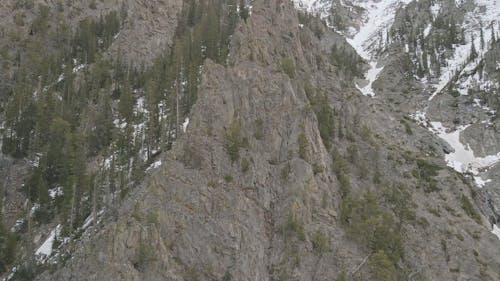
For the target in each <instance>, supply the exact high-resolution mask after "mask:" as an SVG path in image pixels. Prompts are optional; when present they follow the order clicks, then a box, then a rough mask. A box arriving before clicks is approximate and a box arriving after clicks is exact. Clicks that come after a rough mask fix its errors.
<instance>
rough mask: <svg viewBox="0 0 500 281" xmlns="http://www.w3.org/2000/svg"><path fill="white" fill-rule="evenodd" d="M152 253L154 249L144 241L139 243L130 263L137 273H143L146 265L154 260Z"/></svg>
mask: <svg viewBox="0 0 500 281" xmlns="http://www.w3.org/2000/svg"><path fill="white" fill-rule="evenodd" d="M154 252H155V251H154V249H153V248H152V247H151V246H150V245H149V244H147V242H146V241H141V242H140V243H139V248H137V250H136V253H135V257H134V260H133V262H132V264H133V265H134V268H135V269H137V270H138V271H139V272H144V271H145V270H146V267H147V266H148V264H150V263H151V262H153V261H154V260H155V259H156V257H155V256H154Z"/></svg>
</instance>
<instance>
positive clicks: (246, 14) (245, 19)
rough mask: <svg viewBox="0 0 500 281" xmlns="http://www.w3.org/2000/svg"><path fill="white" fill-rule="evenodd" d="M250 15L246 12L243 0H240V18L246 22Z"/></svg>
mask: <svg viewBox="0 0 500 281" xmlns="http://www.w3.org/2000/svg"><path fill="white" fill-rule="evenodd" d="M249 15H250V13H249V12H248V8H247V5H246V3H245V0H240V17H241V18H242V19H243V20H244V21H245V22H247V18H248V16H249Z"/></svg>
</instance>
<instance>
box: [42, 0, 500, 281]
mask: <svg viewBox="0 0 500 281" xmlns="http://www.w3.org/2000/svg"><path fill="white" fill-rule="evenodd" d="M296 13H297V12H296V11H295V9H294V8H293V6H292V4H291V3H289V2H283V1H263V0H256V1H255V2H254V3H253V9H252V15H251V17H250V18H249V19H248V21H247V23H244V22H241V23H240V24H239V26H238V27H237V30H236V32H235V34H234V35H233V39H232V48H231V53H230V59H229V65H228V66H227V67H224V66H221V65H217V64H215V63H212V62H210V61H207V62H206V63H205V65H204V67H203V77H202V82H201V85H200V88H199V96H198V100H197V103H196V104H195V105H194V107H193V109H192V111H191V112H192V113H191V116H190V123H189V127H188V129H187V132H186V133H185V134H183V135H182V136H181V137H180V138H179V139H178V140H177V141H176V143H175V144H174V146H173V149H172V150H171V151H169V152H167V153H165V154H164V155H163V164H162V166H161V167H160V168H159V169H158V170H156V171H154V172H153V173H152V174H151V175H150V176H148V177H147V179H146V181H145V182H144V183H143V184H142V185H141V186H140V187H138V188H137V189H136V190H135V191H134V192H133V193H132V194H131V195H130V196H129V198H127V199H126V200H125V201H124V202H123V204H122V207H120V209H119V210H118V216H117V219H116V220H112V219H107V220H105V221H104V222H103V223H102V224H101V225H100V227H97V228H94V229H91V230H88V231H87V232H85V233H84V235H83V237H82V239H81V240H80V241H76V242H74V243H73V244H70V245H69V248H68V251H69V252H70V253H71V256H72V257H71V258H70V259H67V260H66V261H65V262H64V263H61V264H60V265H59V266H57V268H55V269H54V271H53V272H45V273H43V274H42V275H41V276H40V277H39V278H38V279H39V280H221V279H223V278H224V276H231V277H232V280H280V279H279V278H288V279H289V280H336V279H337V278H338V277H339V275H340V273H341V272H342V271H343V270H345V271H347V272H348V273H351V272H353V271H356V274H357V275H356V276H370V269H369V267H368V266H366V265H364V262H363V261H364V260H365V258H366V257H367V256H369V255H370V250H369V249H366V248H364V247H363V246H362V245H360V244H359V243H356V242H354V241H353V240H352V239H351V237H349V235H347V234H346V231H345V229H344V226H343V225H342V222H341V219H340V209H341V208H340V205H341V203H342V196H341V188H340V182H339V180H338V179H337V177H336V176H335V174H334V173H333V172H332V169H333V167H332V161H331V156H330V153H329V152H328V150H327V149H326V146H325V143H324V140H323V139H322V138H321V136H320V132H319V129H318V127H319V124H318V119H317V117H316V115H315V114H314V112H313V111H312V110H311V104H310V102H309V100H308V97H307V95H306V92H305V90H304V86H305V84H306V82H308V83H310V84H311V85H313V86H314V87H315V89H316V91H317V92H320V93H324V94H326V96H327V103H328V104H329V105H330V106H331V107H332V108H334V109H335V110H336V112H337V115H336V119H335V120H336V122H337V123H336V125H335V126H336V128H337V130H342V131H343V132H344V134H348V135H349V137H344V138H340V137H338V136H337V137H335V141H334V144H333V145H334V147H335V149H337V150H339V151H340V152H341V153H344V151H348V147H352V143H351V142H354V143H355V144H356V145H357V151H358V153H356V154H353V155H357V156H352V158H351V163H350V164H349V165H351V169H352V171H351V178H350V182H351V189H352V191H351V192H353V194H361V193H362V192H365V191H368V190H370V191H373V192H375V193H377V194H381V193H382V192H383V188H384V186H385V185H386V184H387V185H388V184H391V183H394V182H397V183H401V184H403V185H406V186H408V188H410V190H411V194H412V198H413V199H412V201H413V202H414V203H415V208H414V211H415V214H416V217H417V219H416V222H414V223H405V224H402V225H401V232H402V236H403V237H404V243H403V244H404V252H405V254H404V263H406V264H407V265H408V266H409V268H411V272H407V273H405V274H404V275H405V276H419V277H420V278H421V280H497V279H498V278H500V246H499V245H500V241H499V240H498V239H497V237H495V236H494V235H492V234H491V233H490V232H489V223H488V222H487V218H485V217H483V216H480V217H479V219H478V221H474V220H473V219H472V218H470V217H469V216H468V215H467V214H466V212H465V210H463V209H462V207H461V206H462V203H461V200H463V199H461V198H462V194H463V195H464V196H466V197H470V196H471V190H470V188H469V186H468V185H467V184H466V181H462V179H461V177H460V176H459V175H458V174H457V173H455V172H453V171H451V170H449V169H442V170H440V171H439V172H438V173H437V176H436V177H435V179H436V184H437V186H438V190H437V191H435V192H432V193H427V192H425V191H424V190H423V189H424V188H422V187H421V186H420V182H418V181H417V179H416V178H415V177H413V176H411V174H412V172H413V171H414V170H415V169H416V164H415V161H416V160H415V159H419V158H422V157H426V158H428V159H429V161H432V162H435V163H436V164H437V165H438V166H440V167H444V163H443V161H442V160H440V159H441V156H442V152H441V151H439V147H440V145H439V143H438V142H436V141H435V139H434V137H433V136H432V134H431V133H430V132H428V131H427V130H425V129H423V128H420V127H418V126H415V125H413V124H409V126H410V129H411V130H412V133H411V134H410V133H409V132H408V130H406V131H405V127H404V126H403V125H402V123H401V118H402V117H401V115H400V114H398V113H393V111H392V110H393V108H392V106H391V105H389V104H387V103H386V102H385V100H383V99H380V98H374V99H371V98H367V97H363V96H361V95H360V93H359V92H358V90H357V89H356V88H355V87H354V84H353V83H352V81H347V82H345V83H344V84H345V85H342V84H341V81H342V77H341V74H339V73H340V71H339V70H338V69H337V68H336V67H335V66H334V65H332V64H330V63H329V60H328V56H329V54H328V50H329V48H328V47H321V46H326V45H328V44H331V43H326V42H333V41H335V42H337V41H336V40H339V39H338V38H339V37H338V35H336V34H333V33H332V31H329V30H327V29H325V30H324V33H323V34H322V35H321V37H320V38H318V37H317V36H316V35H315V34H314V33H313V32H312V31H311V30H310V29H309V28H308V27H307V26H304V27H302V28H301V27H299V21H298V18H297V14H296ZM336 38H337V39H336ZM283 59H290V60H292V62H293V64H294V66H295V69H294V75H293V74H289V75H287V74H286V73H285V72H284V71H282V69H281V64H282V60H283ZM291 77H294V78H291ZM235 124H236V125H235ZM234 126H237V127H239V130H238V131H239V132H240V133H239V134H240V136H239V137H241V140H242V145H241V146H240V148H239V157H237V158H236V159H235V160H234V161H231V159H230V158H229V155H228V152H227V149H226V146H227V142H228V135H230V134H232V133H233V131H232V130H234V128H235V127H234ZM301 136H304V137H305V141H304V140H302V141H301V140H300V139H301V138H303V137H301ZM304 142H305V143H306V145H305V146H304ZM301 143H302V144H301ZM301 147H302V151H301ZM432 150H434V152H432ZM351 151H352V149H351ZM426 154H427V156H426ZM245 162H246V163H247V164H248V165H246V164H243V163H245ZM363 165H365V167H364V168H362V167H363ZM244 166H247V168H243V167H244ZM376 171H378V172H379V173H380V174H381V175H380V176H381V178H382V184H379V185H377V184H374V182H373V180H372V178H373V177H374V176H375V173H376ZM290 220H292V222H293V221H294V222H301V223H300V225H302V227H303V230H302V231H301V232H302V234H300V233H299V234H298V238H297V237H294V238H293V239H292V240H289V239H290V238H287V235H286V234H285V233H284V232H285V230H286V228H285V227H284V226H286V225H287V223H289V222H290ZM298 228H299V229H300V227H298ZM318 231H320V232H321V233H324V235H325V237H326V239H327V241H328V244H329V247H328V250H326V251H324V252H323V253H321V254H318V252H317V250H315V246H313V241H314V235H315V233H318ZM299 232H300V231H299ZM402 262H403V261H402ZM358 268H359V269H358ZM283 276H284V277H283Z"/></svg>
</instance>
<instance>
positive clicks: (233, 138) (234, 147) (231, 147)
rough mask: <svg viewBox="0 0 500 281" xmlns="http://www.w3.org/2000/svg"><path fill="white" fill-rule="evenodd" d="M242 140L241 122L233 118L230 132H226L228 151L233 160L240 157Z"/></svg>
mask: <svg viewBox="0 0 500 281" xmlns="http://www.w3.org/2000/svg"><path fill="white" fill-rule="evenodd" d="M242 141H243V140H242V137H241V125H240V122H239V121H238V120H233V122H232V123H231V127H230V128H229V132H228V133H227V134H226V151H227V153H228V155H229V158H230V159H231V161H232V162H234V161H236V160H238V158H240V147H241V145H242Z"/></svg>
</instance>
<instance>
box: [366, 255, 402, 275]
mask: <svg viewBox="0 0 500 281" xmlns="http://www.w3.org/2000/svg"><path fill="white" fill-rule="evenodd" d="M368 264H369V265H370V270H371V272H372V276H373V277H374V278H375V280H378V281H391V280H396V279H395V273H396V269H395V267H394V264H393V263H392V262H391V260H390V259H389V257H387V255H386V254H385V253H384V251H383V250H381V251H378V252H376V253H375V254H373V255H372V256H371V257H370V260H369V262H368Z"/></svg>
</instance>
